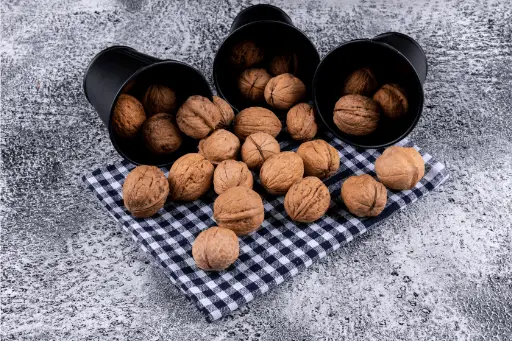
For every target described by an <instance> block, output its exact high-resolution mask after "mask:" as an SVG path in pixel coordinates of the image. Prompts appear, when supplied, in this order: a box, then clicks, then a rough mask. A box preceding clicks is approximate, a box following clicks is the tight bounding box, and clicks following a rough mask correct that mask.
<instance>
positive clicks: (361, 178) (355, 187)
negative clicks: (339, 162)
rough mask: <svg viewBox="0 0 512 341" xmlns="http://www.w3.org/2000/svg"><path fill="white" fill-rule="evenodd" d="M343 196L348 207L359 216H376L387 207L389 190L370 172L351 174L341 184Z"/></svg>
mask: <svg viewBox="0 0 512 341" xmlns="http://www.w3.org/2000/svg"><path fill="white" fill-rule="evenodd" d="M341 198H342V199H343V202H344V203H345V206H347V209H348V210H349V211H350V213H352V214H353V215H356V216H358V217H376V216H378V215H379V214H380V213H381V212H382V211H383V210H384V207H386V202H387V191H386V187H384V185H383V184H381V183H380V182H378V181H376V180H375V179H374V178H373V177H372V176H370V175H368V174H363V175H358V176H351V177H349V178H348V179H347V180H345V181H344V182H343V185H342V186H341Z"/></svg>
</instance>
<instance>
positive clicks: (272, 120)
mask: <svg viewBox="0 0 512 341" xmlns="http://www.w3.org/2000/svg"><path fill="white" fill-rule="evenodd" d="M281 128H282V125H281V121H280V120H279V118H277V116H276V115H275V114H274V113H273V112H272V111H270V110H268V109H265V108H262V107H250V108H246V109H244V110H242V111H240V113H239V114H238V115H236V117H235V126H234V128H233V131H234V133H235V135H236V136H238V138H239V139H240V140H245V138H246V137H247V136H249V135H251V134H254V133H258V132H263V133H268V134H270V135H272V136H273V137H276V136H277V135H279V133H280V132H281Z"/></svg>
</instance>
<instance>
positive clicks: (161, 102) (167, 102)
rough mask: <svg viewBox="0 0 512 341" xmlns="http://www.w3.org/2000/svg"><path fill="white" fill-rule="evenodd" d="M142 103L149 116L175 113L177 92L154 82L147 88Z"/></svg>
mask: <svg viewBox="0 0 512 341" xmlns="http://www.w3.org/2000/svg"><path fill="white" fill-rule="evenodd" d="M142 103H143V104H144V109H145V110H146V113H147V114H148V116H151V115H155V114H160V113H166V114H174V112H175V110H176V93H175V92H174V91H173V90H172V89H171V88H169V87H167V86H165V85H161V84H154V85H151V86H150V87H149V88H148V89H147V90H146V93H145V94H144V98H143V100H142Z"/></svg>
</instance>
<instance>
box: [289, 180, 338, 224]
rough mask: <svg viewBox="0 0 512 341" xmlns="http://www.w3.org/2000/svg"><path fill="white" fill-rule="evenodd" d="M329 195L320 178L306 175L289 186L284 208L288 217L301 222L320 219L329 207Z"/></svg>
mask: <svg viewBox="0 0 512 341" xmlns="http://www.w3.org/2000/svg"><path fill="white" fill-rule="evenodd" d="M330 203H331V195H330V194H329V189H328V188H327V186H326V185H324V183H323V182H322V180H320V179H318V178H316V177H314V176H308V177H306V178H304V179H302V180H301V181H299V182H296V183H295V184H293V185H292V187H290V189H289V190H288V193H286V196H285V197H284V209H285V210H286V213H288V215H289V216H290V218H291V219H292V220H294V221H298V222H301V223H311V222H313V221H315V220H318V219H320V218H321V217H322V216H323V215H324V214H325V212H327V210H328V209H329V205H330Z"/></svg>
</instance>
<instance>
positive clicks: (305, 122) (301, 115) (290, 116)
mask: <svg viewBox="0 0 512 341" xmlns="http://www.w3.org/2000/svg"><path fill="white" fill-rule="evenodd" d="M286 128H288V133H289V134H290V136H291V137H292V139H294V140H299V141H306V140H311V139H312V138H313V137H315V135H316V133H317V131H318V126H317V125H316V122H315V112H314V110H313V107H311V105H309V104H307V103H299V104H296V105H294V106H293V107H292V108H291V109H290V110H289V111H288V113H287V114H286Z"/></svg>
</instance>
